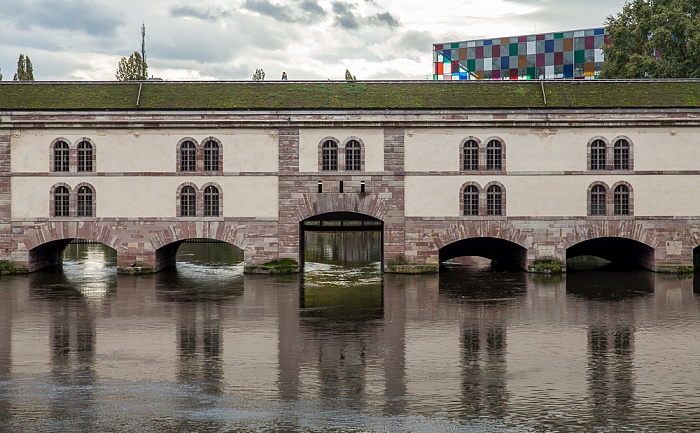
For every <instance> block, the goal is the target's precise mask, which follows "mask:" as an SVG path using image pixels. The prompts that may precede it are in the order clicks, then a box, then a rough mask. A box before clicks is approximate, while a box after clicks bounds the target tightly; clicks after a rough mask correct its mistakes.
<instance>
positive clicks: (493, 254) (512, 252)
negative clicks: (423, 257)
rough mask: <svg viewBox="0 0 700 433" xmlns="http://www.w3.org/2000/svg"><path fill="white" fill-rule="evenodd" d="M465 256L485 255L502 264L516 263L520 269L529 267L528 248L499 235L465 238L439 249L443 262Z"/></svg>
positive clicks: (440, 258)
mask: <svg viewBox="0 0 700 433" xmlns="http://www.w3.org/2000/svg"><path fill="white" fill-rule="evenodd" d="M463 256H479V257H484V258H487V259H490V260H493V261H494V262H497V263H499V264H502V265H515V266H517V267H518V268H520V269H526V267H527V248H525V247H523V246H522V245H519V244H517V243H515V242H513V241H510V240H505V239H502V238H498V237H470V238H465V239H461V240H458V241H454V242H451V243H449V244H447V245H444V246H442V247H441V248H440V249H439V260H440V262H441V263H442V262H444V261H447V260H450V259H453V258H456V257H463Z"/></svg>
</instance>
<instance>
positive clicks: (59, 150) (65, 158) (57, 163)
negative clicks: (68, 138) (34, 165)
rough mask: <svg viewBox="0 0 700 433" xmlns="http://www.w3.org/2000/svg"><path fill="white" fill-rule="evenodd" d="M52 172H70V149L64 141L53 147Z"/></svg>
mask: <svg viewBox="0 0 700 433" xmlns="http://www.w3.org/2000/svg"><path fill="white" fill-rule="evenodd" d="M53 171H70V148H69V147H68V143H66V142H65V141H59V142H57V143H56V144H55V145H54V147H53Z"/></svg>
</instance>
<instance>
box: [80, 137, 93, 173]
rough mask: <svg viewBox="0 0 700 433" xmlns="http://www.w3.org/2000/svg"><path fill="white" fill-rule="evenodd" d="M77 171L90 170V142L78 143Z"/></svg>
mask: <svg viewBox="0 0 700 433" xmlns="http://www.w3.org/2000/svg"><path fill="white" fill-rule="evenodd" d="M78 171H92V144H90V143H89V142H87V141H81V142H80V143H78Z"/></svg>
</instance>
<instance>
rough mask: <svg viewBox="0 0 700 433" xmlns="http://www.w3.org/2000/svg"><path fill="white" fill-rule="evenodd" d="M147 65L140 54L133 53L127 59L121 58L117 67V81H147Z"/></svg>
mask: <svg viewBox="0 0 700 433" xmlns="http://www.w3.org/2000/svg"><path fill="white" fill-rule="evenodd" d="M147 79H148V65H147V64H146V62H145V61H144V60H143V58H142V57H141V53H139V52H138V51H134V54H132V55H130V56H129V58H126V57H122V58H121V60H119V65H118V66H117V81H132V80H147Z"/></svg>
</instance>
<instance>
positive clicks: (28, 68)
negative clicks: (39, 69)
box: [12, 54, 34, 81]
mask: <svg viewBox="0 0 700 433" xmlns="http://www.w3.org/2000/svg"><path fill="white" fill-rule="evenodd" d="M12 80H13V81H34V68H33V67H32V61H31V60H29V56H25V55H24V54H20V55H19V60H17V72H16V73H15V76H14V78H12Z"/></svg>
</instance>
